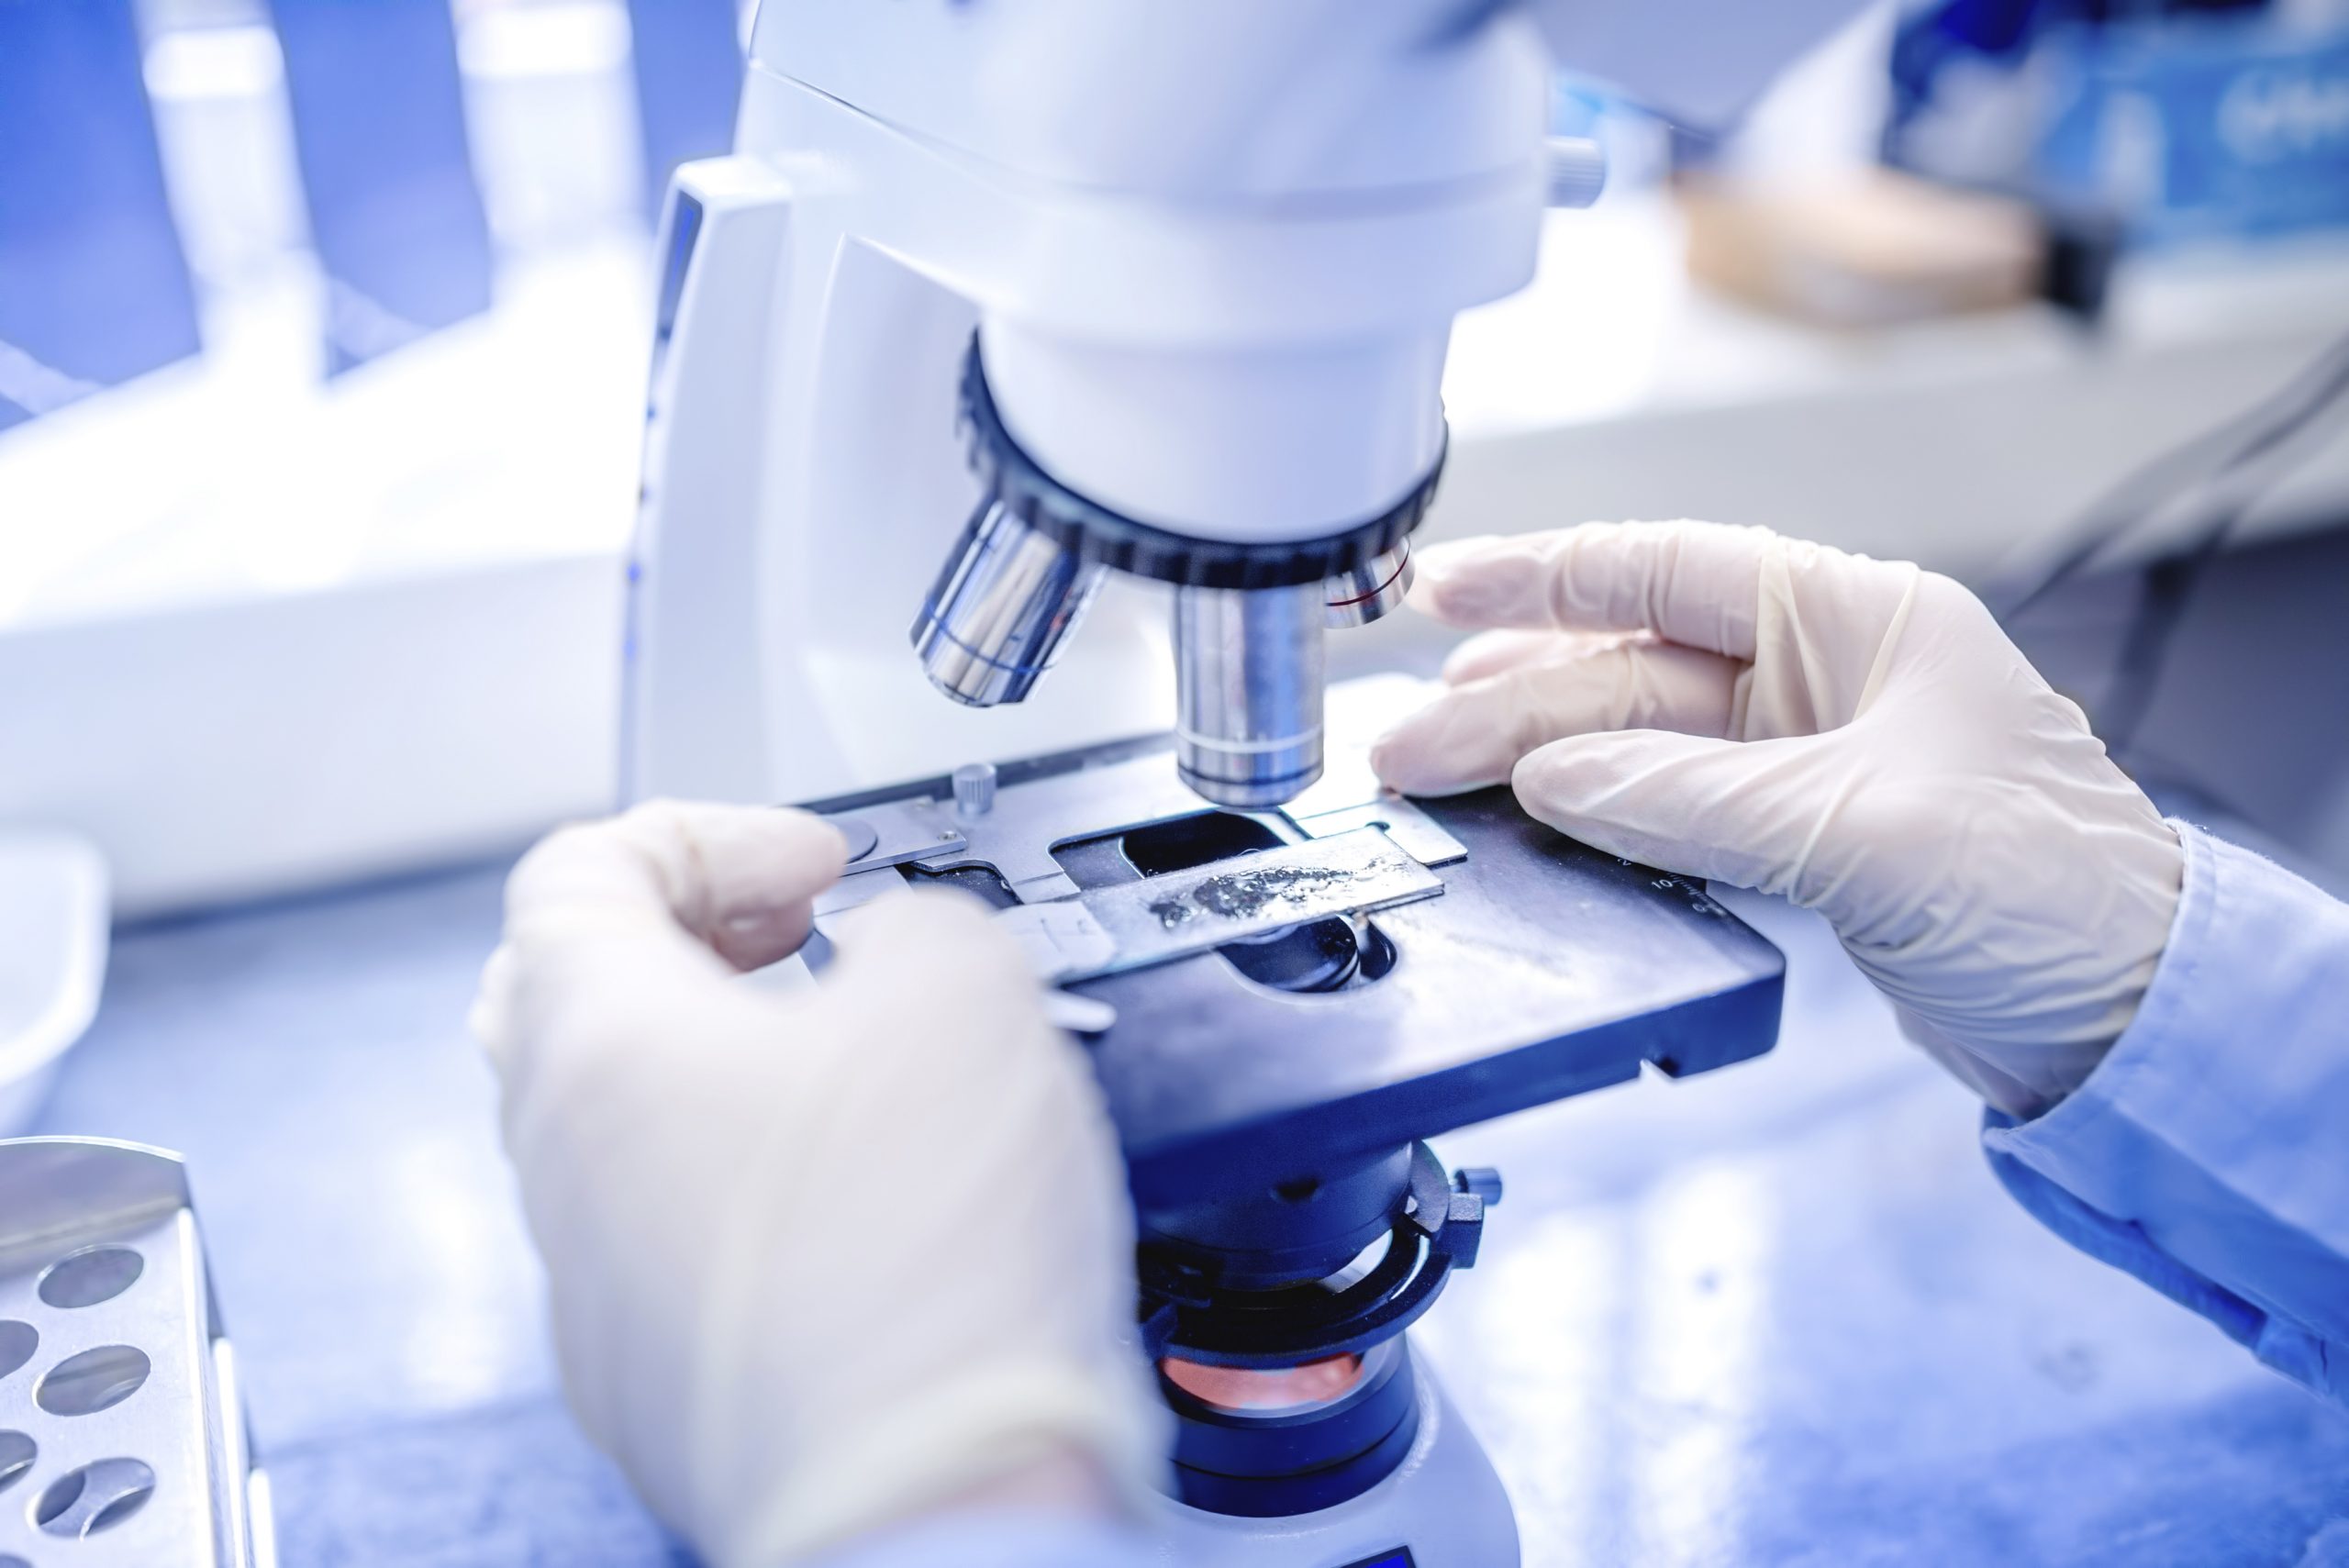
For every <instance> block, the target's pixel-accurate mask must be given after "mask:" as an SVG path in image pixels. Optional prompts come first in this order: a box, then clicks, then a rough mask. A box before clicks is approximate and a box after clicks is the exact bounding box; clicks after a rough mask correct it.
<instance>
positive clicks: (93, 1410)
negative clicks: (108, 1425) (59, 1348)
mask: <svg viewBox="0 0 2349 1568" xmlns="http://www.w3.org/2000/svg"><path fill="white" fill-rule="evenodd" d="M149 1370H150V1366H149V1362H148V1360H147V1352H146V1351H140V1350H136V1349H133V1348H132V1347H131V1346H129V1345H101V1346H99V1347H98V1348H97V1349H96V1350H95V1351H83V1352H82V1353H81V1354H80V1355H78V1356H68V1357H67V1358H66V1359H65V1360H63V1361H61V1362H58V1363H57V1364H56V1365H55V1366H53V1367H51V1368H50V1369H49V1375H48V1376H46V1377H44V1378H42V1379H41V1380H40V1383H39V1385H38V1386H37V1387H35V1388H34V1390H33V1401H34V1403H35V1404H38V1405H39V1407H41V1408H42V1409H44V1410H46V1411H48V1412H49V1413H50V1415H52V1416H94V1415H95V1414H97V1413H98V1412H99V1411H101V1410H111V1409H113V1408H114V1407H116V1406H117V1405H119V1404H121V1403H122V1402H123V1401H124V1400H126V1399H128V1398H129V1397H130V1396H132V1395H134V1394H136V1393H138V1392H139V1389H140V1388H141V1387H142V1386H143V1385H145V1384H146V1382H147V1373H148V1372H149Z"/></svg>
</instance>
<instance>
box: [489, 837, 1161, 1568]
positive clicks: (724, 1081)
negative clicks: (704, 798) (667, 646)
mask: <svg viewBox="0 0 2349 1568" xmlns="http://www.w3.org/2000/svg"><path fill="white" fill-rule="evenodd" d="M844 852H845V846H844V845H843V844H842V843H841V837H840V835H839V833H838V832H837V831H835V830H834V829H833V828H831V827H830V826H829V825H828V824H826V823H824V822H822V821H821V820H819V819H818V818H816V817H811V816H807V815H806V814H804V813H799V812H789V811H775V810H761V809H752V808H748V807H734V806H679V805H674V804H670V803H658V804H654V805H650V806H640V807H638V808H637V809H635V810H633V811H631V812H629V814H628V815H626V816H625V817H619V818H617V819H616V820H613V821H609V822H604V823H600V824H596V825H595V826H591V827H582V828H566V829H564V830H563V831H562V832H559V833H556V834H555V835H554V836H552V837H551V838H550V839H548V840H546V841H545V842H544V843H542V844H540V846H539V847H538V848H537V849H535V850H533V851H530V853H529V855H528V856H526V857H525V858H524V859H523V861H522V862H521V864H520V865H518V867H517V868H516V869H515V872H514V874H513V877H512V880H511V881H510V882H509V884H507V923H506V935H505V941H504V944H503V945H502V946H501V947H500V948H499V949H498V950H497V952H496V954H495V956H494V957H493V958H492V959H491V961H490V964H489V968H488V971H487V973H485V974H484V977H483V983H482V991H481V996H480V1000H479V1001H478V1002H477V1003H476V1005H475V1007H474V1013H473V1027H474V1029H475V1031H476V1033H478V1035H479V1036H480V1038H481V1040H482V1041H483V1042H484V1045H486V1046H487V1047H488V1050H489V1053H490V1055H491V1057H492V1059H493V1060H494V1061H495V1064H496V1067H497V1071H498V1073H499V1076H500V1078H501V1079H502V1081H503V1087H504V1091H505V1093H504V1104H503V1122H504V1129H505V1134H506V1145H507V1151H508V1152H509V1153H510V1155H511V1156H512V1158H513V1161H514V1164H515V1168H516V1170H517V1172H518V1174H519V1176H520V1181H521V1188H522V1197H523V1202H524V1206H525V1207H526V1209H527V1211H528V1215H529V1224H530V1230H531V1233H532V1235H533V1236H534V1237H535V1238H536V1239H537V1241H538V1244H539V1249H540V1252H541V1253H542V1254H543V1256H544V1258H545V1262H546V1267H547V1273H548V1277H549V1281H550V1285H551V1297H552V1310H553V1318H554V1331H555V1341H556V1349H557V1352H558V1355H559V1357H560V1360H561V1363H562V1375H563V1383H564V1385H565V1388H566V1390H567V1392H568V1394H569V1396H570V1399H571V1403H572V1407H573V1409H574V1410H575V1412H576V1413H577V1415H578V1418H579V1420H580V1423H581V1424H582V1426H584V1428H585V1429H586V1430H587V1432H588V1434H589V1435H590V1436H591V1437H592V1438H594V1439H595V1440H596V1442H597V1443H598V1444H599V1445H600V1446H602V1447H603V1448H604V1449H605V1450H606V1451H607V1452H609V1453H610V1454H611V1455H612V1456H613V1457H614V1458H615V1459H617V1460H618V1462H619V1463H620V1466H621V1468H622V1469H624V1470H625V1471H626V1472H627V1473H628V1474H629V1478H630V1479H631V1480H632V1481H633V1482H634V1483H635V1485H636V1486H637V1488H638V1489H639V1491H640V1493H641V1495H642V1496H644V1498H645V1500H646V1501H647V1502H648V1503H649V1504H650V1505H651V1507H652V1508H653V1510H654V1511H655V1512H656V1513H658V1514H660V1515H661V1517H662V1518H664V1519H665V1520H667V1521H668V1522H669V1523H670V1524H671V1525H672V1526H674V1528H675V1529H678V1530H680V1531H681V1532H682V1533H683V1534H684V1535H685V1536H686V1538H687V1539H689V1540H691V1541H692V1542H693V1543H694V1544H695V1545H696V1547H697V1548H698V1549H699V1550H700V1551H701V1552H702V1553H703V1555H704V1556H705V1557H706V1558H707V1560H708V1561H709V1562H711V1563H713V1564H714V1565H715V1568H770V1565H772V1564H776V1563H780V1562H786V1561H789V1560H790V1559H792V1558H794V1557H796V1556H799V1555H801V1554H803V1553H806V1552H807V1551H814V1550H817V1549H819V1548H821V1547H823V1546H825V1545H827V1544H829V1543H834V1542H837V1541H840V1540H842V1539H844V1538H846V1537H848V1536H850V1535H852V1534H854V1533H856V1532H859V1531H861V1530H864V1529H869V1528H871V1527H874V1526H875V1525H880V1524H885V1523H887V1522H890V1521H893V1520H896V1519H898V1518H905V1517H907V1516H910V1515H914V1514H918V1513H921V1512H924V1511H927V1510H930V1509H932V1508H935V1507H938V1506H940V1505H941V1504H944V1503H948V1502H950V1501H953V1500H957V1499H961V1498H964V1497H968V1496H971V1495H973V1493H974V1489H977V1490H981V1491H984V1490H985V1489H986V1488H987V1487H989V1486H990V1485H994V1486H996V1488H997V1489H998V1490H1000V1489H1002V1488H1004V1487H1007V1486H1009V1487H1017V1486H1018V1485H1020V1484H1021V1478H1022V1477H1025V1476H1029V1475H1030V1474H1031V1473H1037V1472H1040V1471H1041V1473H1046V1474H1065V1473H1069V1472H1075V1473H1079V1474H1080V1475H1081V1476H1082V1477H1083V1483H1082V1484H1081V1485H1078V1486H1077V1487H1075V1488H1074V1490H1075V1491H1076V1492H1077V1493H1078V1494H1079V1495H1080V1500H1082V1501H1087V1502H1089V1503H1090V1505H1091V1506H1092V1507H1095V1508H1097V1509H1098V1508H1103V1507H1108V1508H1118V1507H1130V1506H1136V1505H1137V1501H1138V1499H1139V1497H1140V1496H1141V1493H1142V1492H1143V1491H1145V1490H1146V1489H1147V1487H1148V1485H1149V1482H1150V1478H1151V1476H1152V1474H1154V1473H1155V1471H1156V1469H1157V1467H1158V1466H1159V1465H1161V1464H1162V1463H1163V1454H1164V1453H1165V1451H1166V1450H1165V1447H1164V1444H1163V1441H1162V1429H1161V1422H1162V1421H1163V1419H1164V1412H1163V1408H1162V1407H1160V1406H1159V1405H1158V1403H1157V1400H1156V1398H1155V1396H1153V1394H1152V1392H1151V1390H1150V1388H1149V1385H1148V1383H1147V1380H1146V1378H1145V1375H1144V1370H1143V1368H1142V1366H1141V1362H1140V1359H1139V1357H1137V1356H1135V1355H1134V1354H1133V1353H1131V1352H1130V1351H1129V1350H1127V1349H1125V1348H1123V1347H1121V1345H1120V1343H1119V1334H1120V1332H1121V1330H1130V1328H1131V1325H1132V1322H1133V1306H1134V1284H1133V1228H1132V1218H1131V1213H1130V1208H1129V1207H1128V1201H1127V1198H1126V1195H1125V1184H1124V1180H1123V1171H1122V1168H1121V1166H1120V1163H1119V1154H1118V1148H1117V1141H1116V1137H1115V1134H1114V1132H1113V1131H1112V1129H1111V1128H1110V1127H1109V1124H1108V1118H1107V1116H1106V1115H1105V1114H1104V1111H1103V1107H1102V1105H1101V1100H1100V1095H1099V1091H1098V1088H1097V1084H1095V1082H1094V1079H1093V1076H1092V1073H1091V1072H1090V1070H1089V1068H1088V1067H1087V1065H1086V1063H1085V1061H1084V1059H1083V1057H1082V1055H1081V1053H1080V1051H1079V1048H1078V1047H1077V1046H1076V1045H1075V1044H1074V1043H1073V1042H1072V1041H1071V1040H1068V1039H1067V1038H1066V1037H1065V1036H1063V1035H1061V1034H1060V1033H1059V1032H1057V1031H1056V1030H1054V1029H1052V1028H1051V1027H1050V1026H1049V1025H1048V1024H1047V1023H1046V1022H1045V1020H1044V1015H1043V1011H1042V1003H1041V997H1040V995H1039V993H1038V989H1037V986H1036V984H1035V982H1034V980H1033V979H1032V975H1031V971H1030V968H1029V966H1028V964H1027V962H1025V961H1024V959H1023V958H1022V956H1021V954H1020V952H1019V949H1018V948H1017V946H1016V945H1015V944H1014V943H1013V942H1012V941H1011V940H1009V939H1008V938H1007V937H1005V936H1003V935H1002V934H1001V933H999V932H998V931H997V930H996V929H995V928H994V927H993V926H992V924H991V923H990V922H989V921H988V920H987V919H986V918H985V915H984V913H983V912H982V911H981V910H980V909H979V907H978V906H976V905H975V904H974V903H972V902H970V901H968V900H966V899H964V898H963V897H961V896H960V895H952V894H930V895H919V894H913V893H906V894H898V895H891V896H888V897H885V898H884V899H882V900H879V901H877V902H875V903H874V904H873V905H871V906H867V907H866V908H864V909H863V910H861V911H859V912H858V915H857V917H856V918H855V919H854V920H852V923H851V924H850V925H849V927H848V929H847V930H846V931H845V933H844V934H843V935H842V937H841V943H840V950H839V954H838V957H837V959H836V961H835V962H834V963H833V965H832V966H831V968H830V969H829V970H828V971H827V973H825V975H824V977H823V979H822V982H821V983H820V984H817V985H815V986H812V987H805V988H803V989H801V990H800V991H798V992H797V993H796V994H790V995H782V994H775V993H772V992H768V991H763V990H760V989H757V988H753V987H752V986H751V985H748V984H744V983H743V982H741V981H740V980H739V979H738V978H737V977H736V975H735V971H736V970H737V969H749V968H755V967H758V966H760V965H763V964H765V963H769V962H774V960H776V959H779V958H781V957H783V956H785V954H787V953H789V952H791V951H793V950H794V949H796V947H797V946H798V945H799V943H800V942H801V941H802V940H804V939H805V937H806V935H807V929H808V922H809V900H810V899H811V898H812V896H813V895H815V894H817V893H818V892H819V891H821V890H822V889H823V888H824V887H825V886H826V885H827V884H829V883H830V882H832V880H833V879H834V878H835V877H837V876H838V875H839V874H840V872H841V861H842V857H843V855H844ZM1072 1456H1074V1458H1072ZM1055 1467H1057V1469H1056V1468H1055ZM1065 1490H1069V1488H1063V1491H1065ZM1023 1500H1024V1499H1023Z"/></svg>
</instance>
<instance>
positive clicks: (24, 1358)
mask: <svg viewBox="0 0 2349 1568" xmlns="http://www.w3.org/2000/svg"><path fill="white" fill-rule="evenodd" d="M39 1349H40V1330H39V1329H36V1328H34V1327H33V1326H32V1325H31V1324H29V1323H19V1322H17V1320H16V1319H15V1318H0V1377H6V1376H7V1375H8V1374H9V1373H13V1372H15V1371H16V1370H17V1368H18V1367H20V1366H22V1365H24V1364H25V1363H26V1362H28V1361H30V1360H32V1359H33V1352H34V1351H37V1350H39Z"/></svg>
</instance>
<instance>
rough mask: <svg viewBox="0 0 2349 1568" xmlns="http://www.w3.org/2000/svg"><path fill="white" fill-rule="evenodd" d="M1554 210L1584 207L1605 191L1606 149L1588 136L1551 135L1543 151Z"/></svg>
mask: <svg viewBox="0 0 2349 1568" xmlns="http://www.w3.org/2000/svg"><path fill="white" fill-rule="evenodd" d="M1542 157H1543V163H1544V170H1545V172H1546V174H1547V176H1548V182H1549V201H1550V205H1551V206H1553V207H1586V206H1590V205H1591V203H1593V202H1595V201H1597V200H1598V194H1599V192H1601V191H1603V190H1605V189H1606V188H1607V150H1606V149H1605V148H1603V147H1601V146H1600V145H1599V144H1598V142H1596V141H1593V140H1591V139H1589V138H1587V137H1580V136H1553V137H1552V138H1550V139H1549V141H1548V143H1547V145H1546V146H1545V147H1544V148H1543V150H1542Z"/></svg>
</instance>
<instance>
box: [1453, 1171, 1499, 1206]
mask: <svg viewBox="0 0 2349 1568" xmlns="http://www.w3.org/2000/svg"><path fill="white" fill-rule="evenodd" d="M1452 1187H1453V1191H1454V1192H1463V1193H1471V1194H1474V1195H1475V1196H1477V1197H1479V1198H1481V1199H1483V1200H1484V1204H1485V1207H1486V1208H1490V1207H1492V1206H1493V1205H1495V1204H1497V1203H1498V1202H1500V1201H1501V1173H1499V1172H1498V1171H1496V1170H1494V1169H1493V1168H1492V1167H1491V1166H1490V1165H1464V1166H1462V1167H1461V1168H1460V1169H1459V1170H1457V1171H1454V1172H1453V1173H1452Z"/></svg>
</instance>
